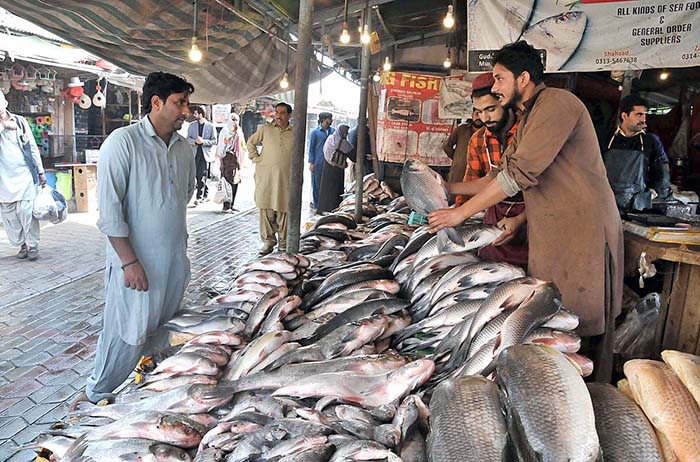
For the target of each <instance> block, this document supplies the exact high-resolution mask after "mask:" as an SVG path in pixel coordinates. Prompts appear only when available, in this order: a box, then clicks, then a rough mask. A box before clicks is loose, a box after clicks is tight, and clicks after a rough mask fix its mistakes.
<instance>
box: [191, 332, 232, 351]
mask: <svg viewBox="0 0 700 462" xmlns="http://www.w3.org/2000/svg"><path fill="white" fill-rule="evenodd" d="M243 343H244V342H243V339H241V337H239V336H238V335H236V334H234V333H233V332H230V331H212V332H205V333H203V334H199V335H197V336H196V337H194V338H192V339H190V340H189V341H187V342H186V343H185V344H184V345H183V348H184V347H187V346H191V345H228V346H240V345H242V344H243Z"/></svg>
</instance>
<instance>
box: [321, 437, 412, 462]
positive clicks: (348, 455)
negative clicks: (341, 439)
mask: <svg viewBox="0 0 700 462" xmlns="http://www.w3.org/2000/svg"><path fill="white" fill-rule="evenodd" d="M384 459H386V461H387V462H401V458H400V457H399V456H397V455H396V454H394V453H393V452H391V450H389V449H388V448H386V447H385V446H383V445H381V444H379V443H377V442H376V441H371V440H358V441H353V442H351V443H347V444H344V445H342V446H340V447H338V448H337V449H336V451H335V454H333V457H331V458H330V461H329V462H346V461H350V460H384Z"/></svg>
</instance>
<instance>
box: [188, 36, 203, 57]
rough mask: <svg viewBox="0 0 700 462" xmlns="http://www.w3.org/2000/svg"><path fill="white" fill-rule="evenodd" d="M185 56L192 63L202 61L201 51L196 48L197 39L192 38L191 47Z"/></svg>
mask: <svg viewBox="0 0 700 462" xmlns="http://www.w3.org/2000/svg"><path fill="white" fill-rule="evenodd" d="M187 55H188V56H189V58H190V61H192V62H193V63H198V62H200V61H201V60H202V50H200V49H199V47H198V46H197V37H192V46H191V47H190V51H189V52H188V53H187Z"/></svg>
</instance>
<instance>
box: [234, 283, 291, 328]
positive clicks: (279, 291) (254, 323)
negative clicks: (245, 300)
mask: <svg viewBox="0 0 700 462" xmlns="http://www.w3.org/2000/svg"><path fill="white" fill-rule="evenodd" d="M288 293H289V289H287V286H280V287H277V288H276V289H273V290H271V291H269V292H268V293H266V294H265V295H263V297H262V298H261V299H260V301H259V302H258V303H257V304H256V305H255V306H254V307H253V309H252V310H250V315H249V316H248V319H247V320H246V323H245V329H243V335H245V336H247V337H249V338H250V337H252V336H253V335H254V334H255V333H256V332H257V331H258V329H259V328H260V324H262V322H263V321H264V320H265V318H266V317H267V315H268V313H270V310H272V307H273V306H275V304H276V303H277V302H278V301H280V300H282V299H283V298H284V297H286V296H287V294H288Z"/></svg>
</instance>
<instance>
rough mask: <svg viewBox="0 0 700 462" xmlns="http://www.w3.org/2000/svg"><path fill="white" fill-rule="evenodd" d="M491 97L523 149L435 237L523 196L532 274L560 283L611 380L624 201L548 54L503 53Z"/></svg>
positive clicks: (449, 215)
mask: <svg viewBox="0 0 700 462" xmlns="http://www.w3.org/2000/svg"><path fill="white" fill-rule="evenodd" d="M493 76H494V79H495V84H494V86H493V88H492V91H493V92H494V93H496V94H498V95H499V97H500V99H501V103H502V104H503V105H505V106H507V107H513V108H515V109H517V110H518V111H519V112H520V114H521V120H520V125H519V127H518V131H517V133H516V135H515V141H514V142H513V143H512V144H511V145H510V147H509V148H508V149H506V152H505V153H504V156H503V159H501V164H500V169H499V170H498V171H497V173H496V171H494V174H491V175H489V176H487V177H484V178H483V179H482V180H479V181H477V182H475V183H479V182H481V184H482V186H483V188H482V189H481V190H480V191H478V193H477V194H476V195H475V196H474V197H472V198H471V199H469V200H468V201H466V202H465V203H464V204H462V206H460V207H458V208H456V209H443V210H438V211H435V212H433V213H431V214H430V216H429V218H430V228H431V231H433V232H435V231H437V230H439V229H442V228H444V227H447V226H457V225H459V224H461V223H462V222H463V221H464V220H465V219H467V218H469V217H471V216H472V215H474V214H475V213H477V212H479V211H481V210H484V209H486V208H488V207H491V206H492V205H495V204H496V203H498V202H500V201H502V200H504V199H506V198H508V197H513V196H515V195H516V194H517V193H519V192H521V191H522V193H523V196H524V198H525V204H526V206H527V224H528V238H529V259H528V261H529V263H528V272H529V273H530V274H531V275H532V276H535V277H538V278H540V279H544V280H549V281H553V282H554V283H555V284H556V285H557V287H559V290H560V291H561V293H562V296H563V300H562V302H563V304H564V306H565V307H567V308H568V309H569V310H572V311H573V312H575V313H576V314H577V315H578V316H579V318H580V324H579V328H578V332H579V334H580V335H582V336H587V337H589V336H594V337H593V338H591V339H588V340H587V347H588V351H587V352H588V353H594V354H595V357H594V358H592V359H593V360H594V363H595V364H596V372H595V373H594V374H595V378H596V379H597V380H603V381H606V380H609V379H610V374H611V366H612V331H613V328H614V320H615V317H616V316H617V315H618V314H619V313H620V308H621V304H622V278H623V264H624V261H623V237H622V224H621V222H620V216H619V214H618V212H617V207H616V206H615V197H614V196H613V192H612V190H611V189H610V185H609V184H608V180H607V177H606V174H605V167H604V165H603V160H602V157H601V156H600V151H599V149H598V140H597V138H596V133H595V130H594V128H593V122H592V121H591V117H590V115H589V114H588V111H587V109H586V107H585V106H584V105H583V103H582V102H581V101H580V100H579V99H578V98H577V97H576V96H574V95H573V94H572V93H570V92H568V91H566V90H561V89H557V88H547V87H546V86H545V85H544V83H543V78H544V66H543V64H542V60H541V57H540V54H539V53H538V52H537V50H535V49H534V48H533V47H532V46H531V45H529V44H528V43H527V42H524V41H520V42H516V43H513V44H510V45H506V46H505V47H503V48H502V49H501V50H500V51H499V52H498V53H496V56H495V58H494V68H493Z"/></svg>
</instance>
